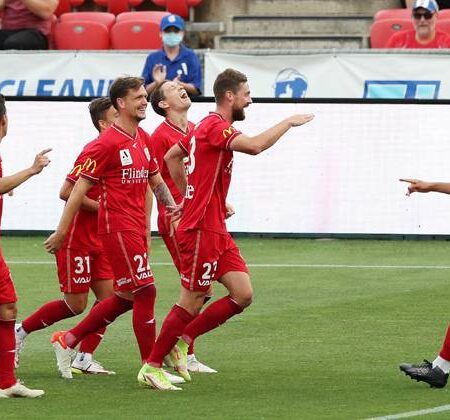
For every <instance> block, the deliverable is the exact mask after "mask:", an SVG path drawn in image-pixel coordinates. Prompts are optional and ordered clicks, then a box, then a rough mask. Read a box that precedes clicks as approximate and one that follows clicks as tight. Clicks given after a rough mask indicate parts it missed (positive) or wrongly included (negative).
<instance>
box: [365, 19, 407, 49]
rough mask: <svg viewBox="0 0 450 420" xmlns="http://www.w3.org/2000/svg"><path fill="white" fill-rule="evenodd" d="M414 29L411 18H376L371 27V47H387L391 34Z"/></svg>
mask: <svg viewBox="0 0 450 420" xmlns="http://www.w3.org/2000/svg"><path fill="white" fill-rule="evenodd" d="M410 29H414V26H413V24H412V22H411V20H409V19H384V20H376V21H375V22H374V23H373V24H372V26H371V28H370V46H371V48H386V45H387V42H388V41H389V38H390V37H391V35H393V34H395V33H396V32H400V31H407V30H410Z"/></svg>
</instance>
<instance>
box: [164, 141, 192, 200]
mask: <svg viewBox="0 0 450 420" xmlns="http://www.w3.org/2000/svg"><path fill="white" fill-rule="evenodd" d="M185 157H186V152H185V151H184V150H183V149H182V148H181V147H180V146H179V145H178V144H174V145H173V146H172V147H171V148H170V149H169V150H168V151H167V153H166V154H165V155H164V162H166V165H167V168H168V169H169V172H170V177H171V178H172V179H173V182H175V185H176V186H177V188H178V190H179V191H180V193H181V194H182V195H183V196H184V194H185V193H186V186H187V181H186V172H185V170H184V162H183V159H184V158H185Z"/></svg>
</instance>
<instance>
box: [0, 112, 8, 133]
mask: <svg viewBox="0 0 450 420" xmlns="http://www.w3.org/2000/svg"><path fill="white" fill-rule="evenodd" d="M7 131H8V116H7V115H6V114H4V115H2V116H1V118H0V138H2V137H5V136H6V132H7Z"/></svg>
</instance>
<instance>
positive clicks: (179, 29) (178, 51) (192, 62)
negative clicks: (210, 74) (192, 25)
mask: <svg viewBox="0 0 450 420" xmlns="http://www.w3.org/2000/svg"><path fill="white" fill-rule="evenodd" d="M160 29H161V38H162V42H163V47H162V48H161V49H160V50H158V51H156V52H154V53H152V54H149V55H148V57H147V59H146V61H145V66H144V70H143V71H142V77H143V78H144V80H145V88H146V90H147V93H148V94H149V95H150V93H151V92H153V90H154V89H155V87H156V86H157V85H158V84H159V83H161V82H162V81H164V80H175V81H178V82H179V83H180V84H181V85H182V86H183V87H184V89H185V90H186V92H187V93H188V94H189V95H190V96H195V95H200V93H201V90H200V88H201V80H202V73H201V65H200V60H199V59H198V57H197V55H196V54H195V52H194V51H193V50H191V49H190V48H187V47H186V46H185V45H183V43H182V42H183V38H184V34H185V26H184V20H183V19H182V18H181V17H180V16H178V15H168V16H164V18H163V19H162V20H161V25H160Z"/></svg>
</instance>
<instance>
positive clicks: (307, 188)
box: [0, 101, 450, 234]
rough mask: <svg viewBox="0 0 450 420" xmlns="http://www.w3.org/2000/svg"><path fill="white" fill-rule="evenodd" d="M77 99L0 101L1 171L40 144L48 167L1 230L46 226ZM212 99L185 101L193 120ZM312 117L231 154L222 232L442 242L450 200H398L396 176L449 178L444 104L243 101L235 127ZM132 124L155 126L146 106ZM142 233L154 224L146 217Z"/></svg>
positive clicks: (78, 126) (77, 119)
mask: <svg viewBox="0 0 450 420" xmlns="http://www.w3.org/2000/svg"><path fill="white" fill-rule="evenodd" d="M87 105H88V104H87V103H86V102H51V101H47V102H38V101H33V102H21V101H9V102H8V103H7V106H8V114H9V121H10V129H9V132H8V135H7V137H6V138H5V139H4V140H3V142H2V144H1V147H0V150H1V156H2V159H3V169H4V174H5V175H7V174H10V173H11V172H13V171H17V170H19V169H22V168H24V167H26V166H27V165H30V164H31V162H32V160H33V158H34V155H35V154H36V152H38V151H40V150H42V149H44V148H46V147H52V148H53V151H52V152H51V154H50V156H51V160H52V162H51V164H50V166H49V167H48V168H46V169H45V170H44V171H43V173H42V174H41V175H39V176H36V177H34V178H33V179H31V180H30V181H28V182H27V183H25V184H24V185H22V186H20V187H19V188H17V190H16V191H15V194H14V196H13V197H7V196H5V197H4V202H5V206H4V214H3V221H2V228H3V229H5V230H53V229H54V228H55V227H56V225H57V223H58V220H59V217H60V214H61V211H62V206H63V203H62V202H61V200H59V198H58V193H59V188H60V186H61V184H62V182H63V181H64V178H65V174H66V173H67V172H68V171H69V170H70V169H71V165H72V163H73V160H74V158H75V157H76V155H77V154H78V152H79V151H80V150H81V148H82V146H83V144H84V143H86V142H87V141H89V140H91V139H92V138H94V137H95V135H96V132H95V129H94V128H93V127H92V124H91V122H90V119H89V115H88V111H87ZM211 110H214V104H213V103H194V104H193V105H192V109H191V110H190V119H191V120H192V121H194V122H197V121H199V120H200V118H202V117H203V116H205V115H206V113H207V112H208V111H211ZM310 112H312V113H314V114H315V116H316V117H315V119H314V120H313V121H312V122H311V123H309V124H308V125H306V126H303V127H299V128H293V129H291V130H290V131H289V132H288V133H286V135H285V136H284V137H283V138H282V139H281V140H280V141H279V143H277V144H276V145H275V146H274V147H273V148H272V149H269V150H267V151H266V152H264V153H262V154H260V155H258V156H246V155H242V154H239V153H235V161H234V168H233V180H232V184H231V189H230V194H229V201H230V202H231V203H232V204H233V205H234V207H235V209H236V215H235V216H234V217H233V218H232V219H230V220H229V222H228V226H229V229H230V230H231V231H234V232H253V233H283V234H284V233H292V234H305V233H320V234H449V233H450V197H448V196H446V195H443V194H433V193H431V194H414V195H412V196H411V197H406V196H405V191H406V185H405V184H403V183H400V182H399V181H398V179H399V178H400V177H414V178H422V179H427V180H435V181H439V180H442V181H445V180H447V181H450V165H449V161H450V141H449V133H450V118H448V112H449V111H448V106H446V105H406V104H403V105H399V104H343V103H333V104H330V103H328V104H327V103H324V104H317V103H314V104H313V103H302V104H280V103H278V104H275V103H271V104H266V103H255V104H253V105H251V106H250V107H249V108H247V110H246V114H247V118H246V120H245V121H243V122H238V123H236V124H235V127H236V128H237V129H239V130H242V131H243V132H245V133H246V134H249V135H254V134H257V133H259V132H260V131H261V130H263V129H265V128H268V127H269V126H271V125H272V124H275V123H276V122H278V121H279V120H280V119H282V118H284V117H286V116H288V115H290V114H292V113H310ZM147 114H148V117H147V119H146V120H144V121H143V122H142V126H143V127H144V129H146V130H147V131H149V132H151V131H152V130H153V129H154V128H155V127H156V126H157V125H158V124H159V123H160V122H161V117H159V116H156V115H155V114H154V113H153V112H152V111H151V110H150V108H149V109H148V111H147ZM153 226H156V225H155V217H153Z"/></svg>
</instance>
